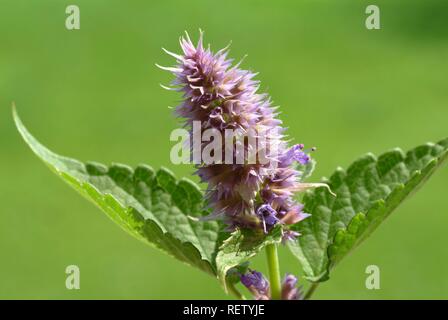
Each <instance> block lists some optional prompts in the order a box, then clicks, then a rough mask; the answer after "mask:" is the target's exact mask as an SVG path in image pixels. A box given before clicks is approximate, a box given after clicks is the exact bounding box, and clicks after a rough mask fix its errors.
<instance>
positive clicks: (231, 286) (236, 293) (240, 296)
mask: <svg viewBox="0 0 448 320" xmlns="http://www.w3.org/2000/svg"><path fill="white" fill-rule="evenodd" d="M227 290H228V291H229V293H231V294H233V295H234V296H235V297H236V298H237V299H239V300H246V297H245V296H244V295H243V294H242V293H241V292H239V291H238V289H237V288H235V285H234V284H233V283H229V282H227Z"/></svg>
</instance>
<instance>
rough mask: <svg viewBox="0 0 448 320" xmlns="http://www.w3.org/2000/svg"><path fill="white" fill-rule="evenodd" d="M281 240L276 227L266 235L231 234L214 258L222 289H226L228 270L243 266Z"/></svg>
mask: <svg viewBox="0 0 448 320" xmlns="http://www.w3.org/2000/svg"><path fill="white" fill-rule="evenodd" d="M281 238H282V231H281V227H280V226H278V225H277V226H276V227H275V228H273V229H272V230H271V231H270V232H269V234H268V235H265V234H264V233H263V232H259V231H253V230H236V231H235V232H233V233H232V235H231V236H230V237H229V238H227V239H226V240H225V241H224V242H223V244H222V246H221V247H220V250H219V251H218V255H217V256H216V268H217V272H218V278H219V280H220V282H221V284H222V285H223V287H224V288H226V287H227V281H228V279H227V277H228V276H229V274H228V271H229V270H230V269H232V268H233V267H236V266H239V265H242V264H243V266H244V263H245V262H247V261H248V260H249V259H250V258H253V257H254V256H255V255H257V254H258V253H259V252H260V251H261V250H262V249H263V248H264V247H266V246H267V245H268V244H274V243H275V244H278V243H280V242H281ZM231 281H232V280H231Z"/></svg>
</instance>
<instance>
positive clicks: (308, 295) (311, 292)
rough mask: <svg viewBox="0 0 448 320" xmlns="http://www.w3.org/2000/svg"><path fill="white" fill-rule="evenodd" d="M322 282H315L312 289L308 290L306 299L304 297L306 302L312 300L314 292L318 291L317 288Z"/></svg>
mask: <svg viewBox="0 0 448 320" xmlns="http://www.w3.org/2000/svg"><path fill="white" fill-rule="evenodd" d="M319 283H320V282H314V283H313V284H312V285H311V286H310V288H309V289H308V291H307V292H306V293H305V297H303V299H304V300H309V299H310V298H311V296H312V295H313V293H314V291H315V290H316V289H317V287H318V286H319Z"/></svg>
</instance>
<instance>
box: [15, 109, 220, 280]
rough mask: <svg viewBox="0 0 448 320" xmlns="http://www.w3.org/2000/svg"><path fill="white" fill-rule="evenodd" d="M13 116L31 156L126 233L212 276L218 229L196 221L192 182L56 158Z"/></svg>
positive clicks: (197, 201) (197, 195) (199, 202)
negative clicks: (100, 210) (35, 157)
mask: <svg viewBox="0 0 448 320" xmlns="http://www.w3.org/2000/svg"><path fill="white" fill-rule="evenodd" d="M13 113H14V120H15V123H16V126H17V129H18V130H19V132H20V134H21V135H22V137H23V139H24V140H25V142H26V143H27V144H28V145H29V147H30V148H31V149H32V150H33V152H34V153H35V154H36V155H37V156H38V157H39V158H40V159H41V160H43V161H44V162H45V164H46V165H48V167H49V168H50V169H51V170H52V171H53V172H54V173H56V174H57V175H58V176H59V177H61V178H62V179H63V180H65V181H66V182H67V183H68V184H69V185H71V186H72V187H73V188H75V189H76V190H77V191H79V192H80V193H81V194H82V195H83V196H84V197H86V198H87V199H88V200H90V201H91V202H93V203H94V204H95V205H97V206H98V207H99V208H100V209H102V210H103V211H104V212H105V213H106V214H107V215H108V216H109V217H110V218H111V219H112V220H113V221H114V222H116V223H117V224H118V225H119V226H120V227H122V228H123V229H124V230H125V231H127V232H128V233H130V234H131V235H133V236H134V237H136V238H137V239H139V240H142V241H144V242H145V243H148V244H150V245H152V246H154V247H156V248H158V249H161V250H162V251H164V252H166V253H168V254H169V255H171V256H173V257H175V258H177V259H179V260H180V261H183V262H185V263H187V264H189V265H192V266H194V267H197V268H199V269H201V270H203V271H205V272H207V273H210V274H212V275H215V274H216V266H215V263H214V261H215V255H216V252H217V249H218V247H219V245H220V243H221V240H220V239H218V235H219V228H220V226H219V225H218V223H217V222H214V221H212V222H202V221H200V222H199V221H197V219H198V218H199V217H201V216H203V215H205V214H207V212H205V211H204V210H203V208H204V203H203V195H202V193H201V192H200V190H199V188H198V187H197V186H196V185H195V184H194V183H193V182H191V181H189V180H187V179H181V180H179V181H178V180H176V179H175V178H174V176H173V174H172V173H171V172H170V171H169V170H167V169H163V168H162V169H160V170H159V171H157V172H154V171H153V169H151V168H150V167H149V166H146V165H139V166H137V168H135V169H134V170H133V169H132V168H130V167H128V166H126V165H121V164H113V165H111V166H110V167H106V166H104V165H102V164H99V163H94V162H90V163H85V164H84V163H82V162H79V161H77V160H74V159H70V158H66V157H62V156H59V155H57V154H55V153H53V152H51V151H50V150H48V149H47V148H46V147H44V146H43V145H41V144H40V143H39V142H38V141H37V140H36V139H35V138H34V137H33V136H32V135H31V134H30V133H29V132H28V130H27V129H26V128H25V126H24V125H23V123H22V122H21V120H20V119H19V117H18V115H17V113H16V111H15V109H14V112H13Z"/></svg>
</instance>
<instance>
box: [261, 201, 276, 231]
mask: <svg viewBox="0 0 448 320" xmlns="http://www.w3.org/2000/svg"><path fill="white" fill-rule="evenodd" d="M256 215H257V216H258V217H259V218H260V219H261V221H262V223H263V231H264V233H267V232H268V230H270V228H272V226H274V225H275V224H276V223H277V222H278V221H279V219H278V218H277V211H275V210H274V209H273V208H272V207H271V206H270V205H269V204H263V205H261V206H260V207H259V208H258V209H257V212H256Z"/></svg>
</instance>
